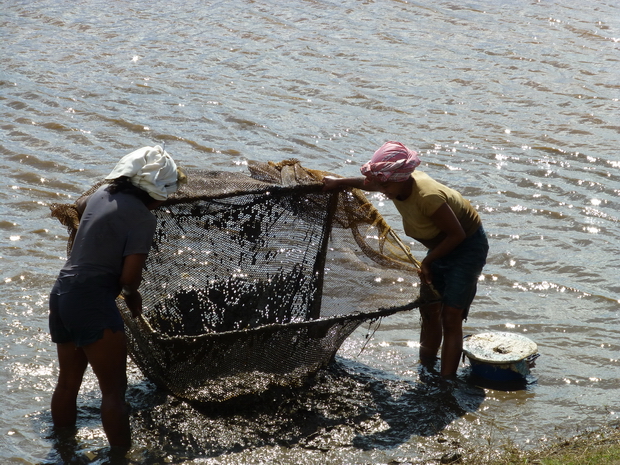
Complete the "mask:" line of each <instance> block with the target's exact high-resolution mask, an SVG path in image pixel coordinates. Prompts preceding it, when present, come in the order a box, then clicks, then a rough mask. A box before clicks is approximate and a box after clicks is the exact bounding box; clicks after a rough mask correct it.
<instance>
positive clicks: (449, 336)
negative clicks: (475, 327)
mask: <svg viewBox="0 0 620 465" xmlns="http://www.w3.org/2000/svg"><path fill="white" fill-rule="evenodd" d="M441 317H442V318H441V322H442V325H443V336H444V337H443V346H442V348H441V375H442V376H443V377H446V378H450V377H454V376H455V375H456V371H457V369H458V367H459V363H460V359H461V353H462V352H463V310H460V309H458V308H455V307H448V306H444V308H443V311H442V315H441Z"/></svg>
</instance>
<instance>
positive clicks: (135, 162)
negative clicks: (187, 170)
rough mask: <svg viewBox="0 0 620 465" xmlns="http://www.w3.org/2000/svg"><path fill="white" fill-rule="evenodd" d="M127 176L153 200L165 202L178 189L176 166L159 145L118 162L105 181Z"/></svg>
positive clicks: (143, 149) (144, 149)
mask: <svg viewBox="0 0 620 465" xmlns="http://www.w3.org/2000/svg"><path fill="white" fill-rule="evenodd" d="M121 176H127V177H128V178H129V180H130V181H131V183H132V184H133V185H134V186H136V187H139V188H140V189H142V190H145V191H146V192H148V193H149V195H150V196H151V197H153V198H154V199H155V200H166V199H167V198H168V196H169V195H170V194H172V193H174V192H176V190H177V188H178V182H177V181H178V172H177V165H176V164H175V163H174V160H173V159H172V157H171V156H170V155H169V154H168V152H166V151H165V150H164V149H163V148H161V147H160V146H159V145H156V146H155V147H142V148H141V149H138V150H136V151H134V152H131V153H129V154H127V155H125V156H124V157H123V158H121V159H120V160H119V162H118V163H117V164H116V166H115V167H114V169H113V170H112V172H111V173H110V174H108V175H107V176H106V179H116V178H119V177H121Z"/></svg>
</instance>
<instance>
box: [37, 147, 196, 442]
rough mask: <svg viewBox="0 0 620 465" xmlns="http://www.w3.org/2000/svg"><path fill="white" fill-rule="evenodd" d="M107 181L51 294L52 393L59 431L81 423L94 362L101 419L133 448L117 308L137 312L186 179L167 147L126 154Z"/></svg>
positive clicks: (114, 438)
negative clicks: (81, 397)
mask: <svg viewBox="0 0 620 465" xmlns="http://www.w3.org/2000/svg"><path fill="white" fill-rule="evenodd" d="M106 179H107V180H110V182H109V183H106V184H103V185H102V186H101V187H100V188H99V189H98V190H97V191H95V192H94V193H93V194H92V195H90V196H89V197H88V198H87V199H85V200H84V201H81V202H78V205H77V208H78V211H79V212H80V213H81V219H80V225H79V227H78V230H77V234H76V236H75V239H74V241H73V247H72V249H71V253H70V255H69V257H68V259H67V261H66V263H65V264H64V266H63V267H62V269H61V270H60V273H59V275H58V278H57V279H56V282H55V284H54V287H53V288H52V291H51V293H50V304H49V307H50V314H49V326H50V333H51V337H52V341H53V342H54V343H56V347H57V352H58V360H59V375H58V383H57V385H56V388H55V390H54V393H53V395H52V420H53V422H54V426H55V427H56V428H75V423H76V415H77V406H76V400H77V395H78V392H79V389H80V386H81V383H82V377H83V374H84V371H85V370H86V367H87V366H88V365H89V364H90V365H91V367H92V369H93V371H94V373H95V375H96V376H97V379H98V381H99V387H100V389H101V392H102V401H101V418H102V423H103V428H104V431H105V433H106V436H107V438H108V441H109V443H110V445H111V446H112V447H114V448H122V449H128V448H129V447H130V445H131V432H130V428H129V415H128V406H127V404H126V403H125V391H126V384H127V382H126V363H127V343H126V339H125V332H124V323H123V319H122V317H121V315H120V312H119V310H118V307H117V306H116V298H117V297H118V295H119V294H122V295H123V297H124V298H125V302H126V303H127V307H128V308H129V309H130V310H131V313H132V315H133V316H134V317H137V316H138V315H140V314H141V313H142V296H141V295H140V292H139V291H138V287H139V285H140V281H141V279H142V268H143V266H144V263H145V261H146V258H147V255H148V253H149V250H150V248H151V243H152V240H153V235H154V233H155V227H156V218H155V216H154V215H153V214H152V213H151V211H150V210H152V209H154V208H156V207H158V206H160V205H161V204H162V203H163V201H164V200H166V199H167V198H168V196H169V195H170V194H172V193H174V192H175V191H176V190H177V189H178V187H179V184H181V183H182V182H183V181H184V180H185V176H184V174H183V173H182V171H181V170H180V169H179V168H177V166H176V164H175V162H174V161H173V159H172V157H170V155H169V154H168V153H166V152H165V151H164V150H163V148H161V147H160V146H155V147H143V148H141V149H138V150H136V151H134V152H131V153H129V154H127V155H125V156H124V157H123V158H121V160H120V161H119V162H118V163H117V165H116V166H115V168H114V169H113V170H112V172H111V173H110V174H109V175H108V176H106Z"/></svg>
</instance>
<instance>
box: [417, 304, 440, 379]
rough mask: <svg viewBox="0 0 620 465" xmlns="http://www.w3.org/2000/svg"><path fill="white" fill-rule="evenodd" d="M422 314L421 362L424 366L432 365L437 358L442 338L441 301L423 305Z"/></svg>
mask: <svg viewBox="0 0 620 465" xmlns="http://www.w3.org/2000/svg"><path fill="white" fill-rule="evenodd" d="M420 314H421V315H422V328H421V330H420V362H421V363H422V365H424V366H427V367H432V366H433V365H434V364H435V361H436V360H437V353H438V352H439V346H440V345H441V339H442V322H441V302H436V303H433V304H429V305H425V306H423V307H421V308H420Z"/></svg>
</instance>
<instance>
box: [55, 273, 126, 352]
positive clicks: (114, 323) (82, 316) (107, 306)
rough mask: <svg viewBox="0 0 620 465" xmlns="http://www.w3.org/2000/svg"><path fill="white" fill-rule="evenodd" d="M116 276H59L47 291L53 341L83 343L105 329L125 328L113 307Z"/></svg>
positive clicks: (117, 291) (116, 286)
mask: <svg viewBox="0 0 620 465" xmlns="http://www.w3.org/2000/svg"><path fill="white" fill-rule="evenodd" d="M117 280H118V278H114V279H110V278H108V277H89V278H86V279H84V278H81V277H80V276H78V275H75V276H63V277H59V278H58V279H57V280H56V283H55V284H54V287H53V288H52V291H51V293H50V302H49V307H50V313H49V327H50V334H51V336H52V342H55V343H65V342H73V343H75V345H76V346H77V347H82V346H86V345H88V344H92V343H93V342H96V341H98V340H99V339H101V338H102V337H103V331H104V330H105V329H111V330H112V331H114V332H116V331H124V330H125V325H124V323H123V318H122V317H121V314H120V312H119V310H118V307H117V306H116V297H117V296H118V295H119V293H120V288H119V285H118V281H117Z"/></svg>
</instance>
